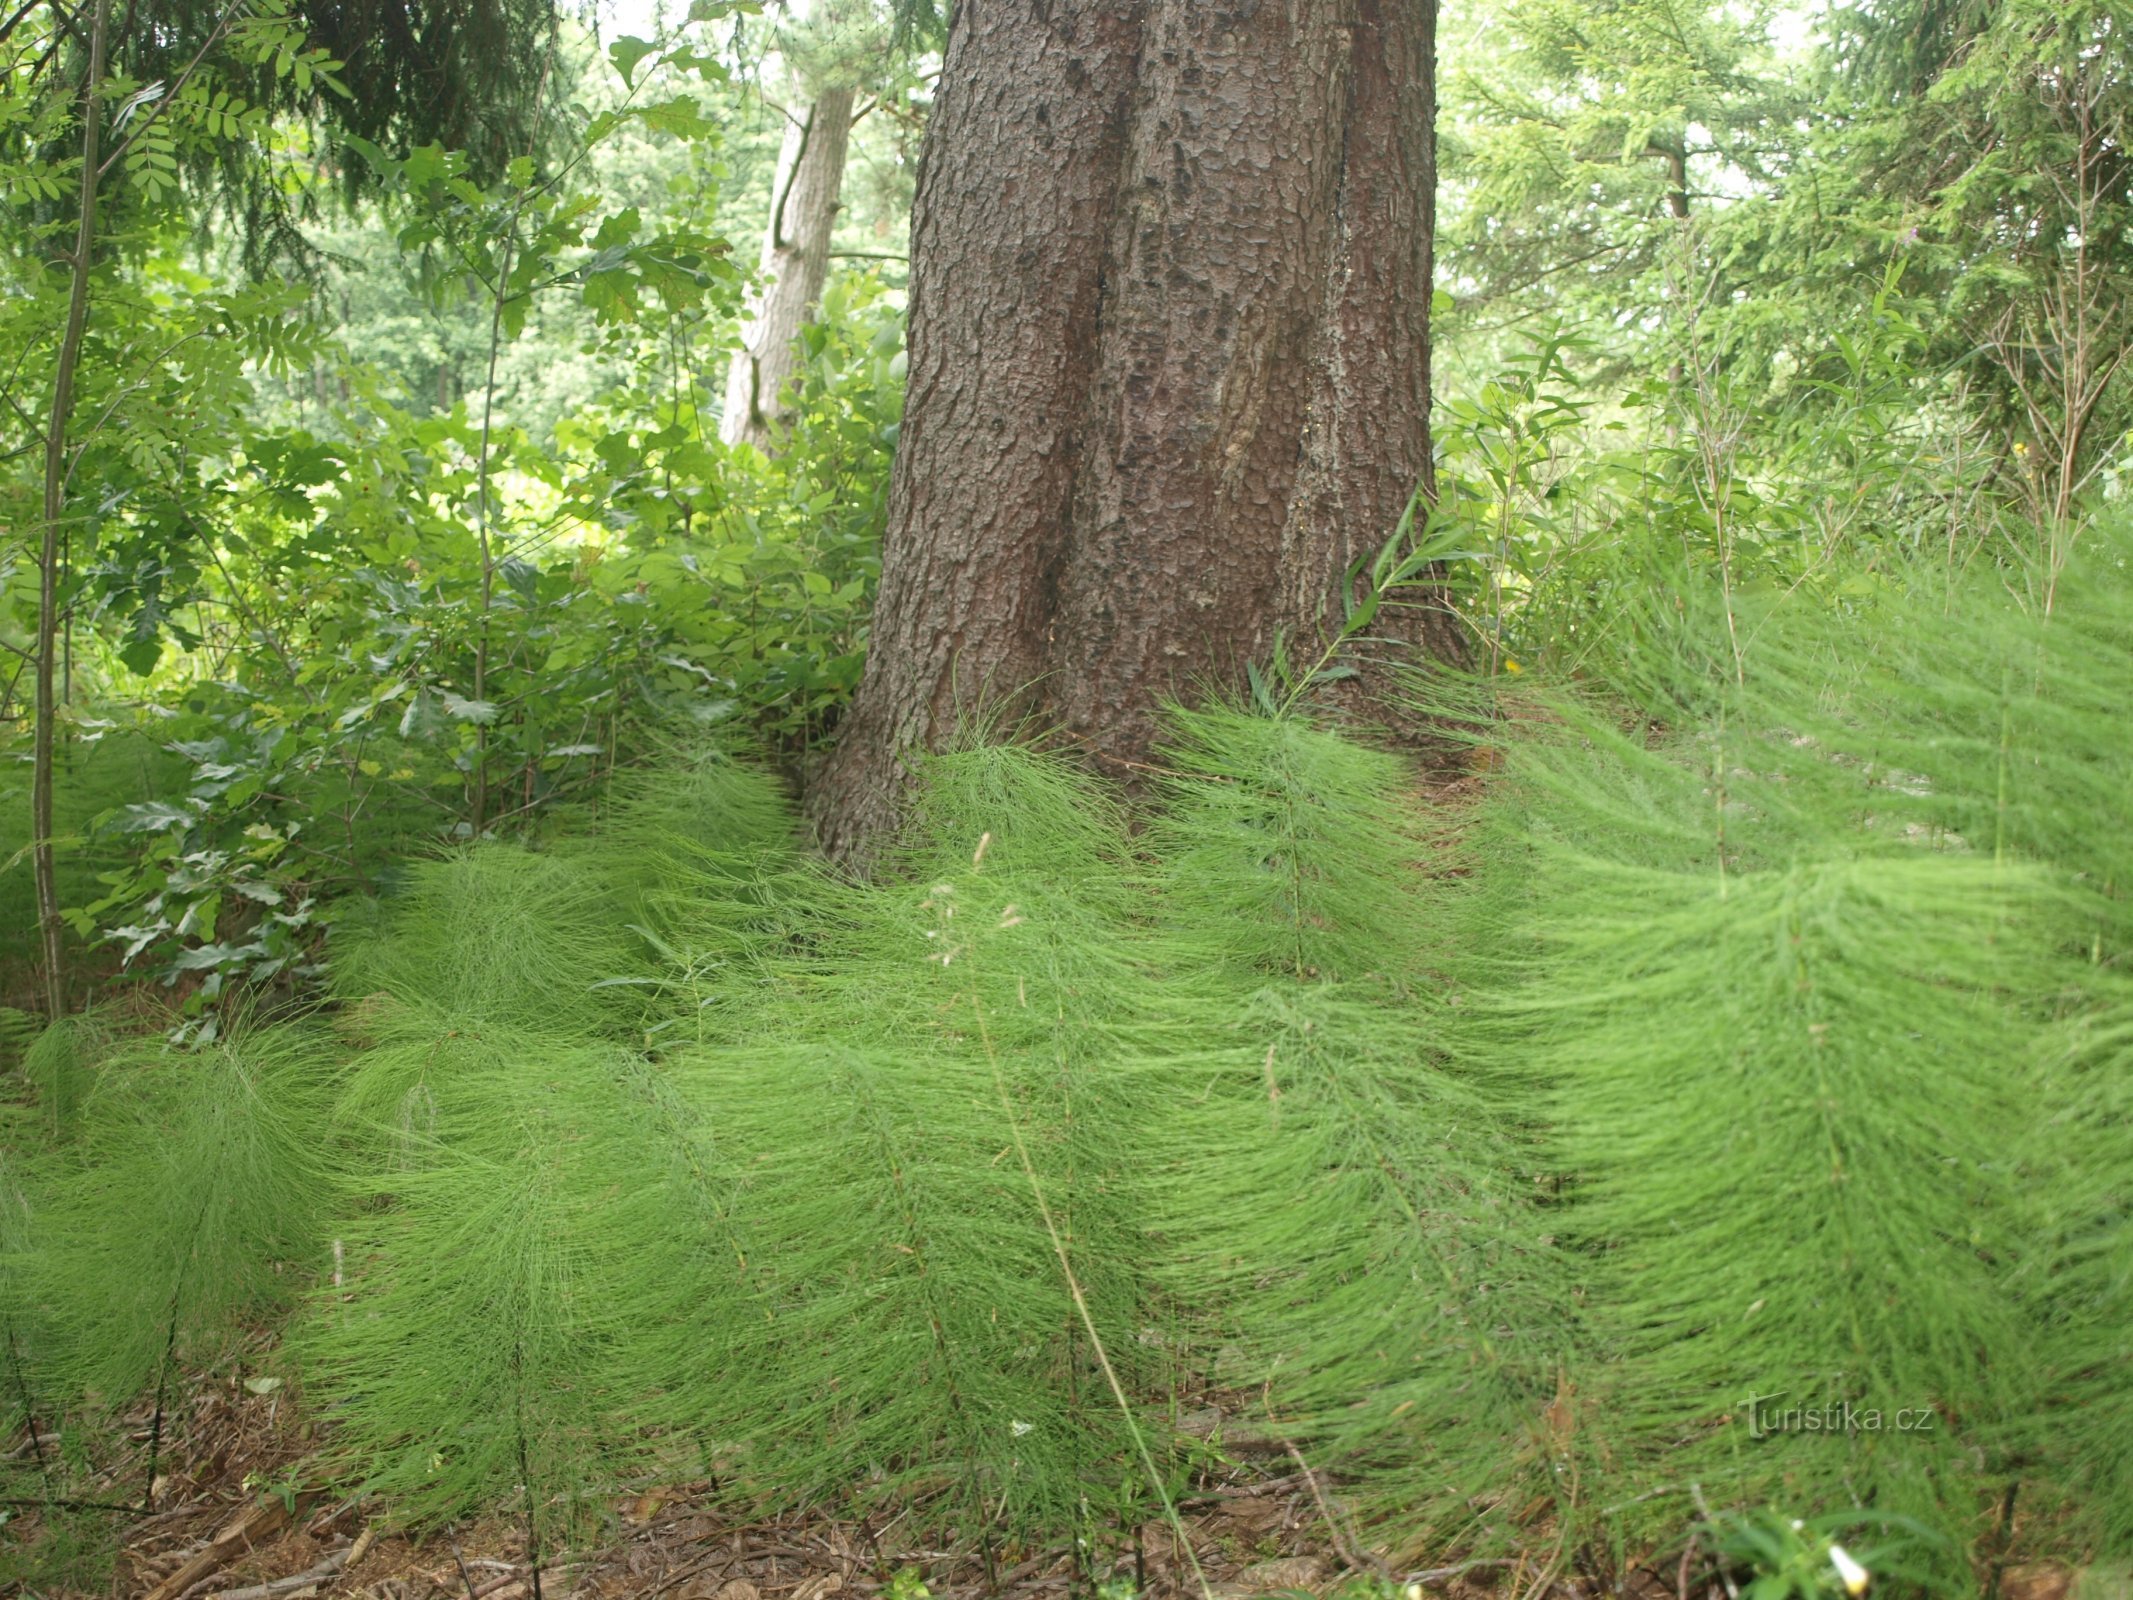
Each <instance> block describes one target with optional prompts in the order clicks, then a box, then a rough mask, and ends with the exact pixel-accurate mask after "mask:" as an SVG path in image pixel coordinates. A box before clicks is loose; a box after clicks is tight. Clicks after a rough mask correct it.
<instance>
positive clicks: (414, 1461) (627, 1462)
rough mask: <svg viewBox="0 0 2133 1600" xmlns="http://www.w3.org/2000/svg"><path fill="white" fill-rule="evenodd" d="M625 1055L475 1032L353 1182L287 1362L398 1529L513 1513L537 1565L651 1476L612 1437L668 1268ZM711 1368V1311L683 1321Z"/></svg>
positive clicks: (660, 1212) (636, 1442)
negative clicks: (327, 1273)
mask: <svg viewBox="0 0 2133 1600" xmlns="http://www.w3.org/2000/svg"><path fill="white" fill-rule="evenodd" d="M642 1070H643V1068H642V1064H641V1063H640V1062H639V1061H637V1059H636V1058H635V1057H633V1056H632V1055H630V1054H629V1053H627V1052H626V1051H623V1050H620V1049H618V1048H616V1047H613V1046H607V1045H602V1044H599V1043H596V1042H575V1041H569V1040H563V1039H558V1038H556V1037H553V1036H540V1035H526V1034H511V1033H507V1032H503V1031H501V1030H497V1031H491V1032H490V1033H488V1034H486V1035H485V1036H484V1037H483V1038H482V1040H481V1041H480V1042H479V1044H478V1045H472V1046H469V1047H466V1048H464V1049H461V1050H459V1051H457V1052H455V1055H454V1058H453V1060H452V1063H451V1069H450V1070H449V1071H448V1072H443V1073H440V1074H439V1075H438V1077H437V1080H436V1081H435V1082H434V1083H433V1084H431V1085H428V1086H426V1087H427V1101H426V1114H425V1116H424V1118H423V1120H422V1122H421V1124H420V1125H419V1126H418V1127H413V1128H410V1127H408V1126H407V1125H405V1124H404V1123H402V1124H396V1125H394V1126H392V1127H390V1128H387V1129H383V1130H379V1135H380V1137H379V1139H378V1145H379V1147H380V1148H385V1147H390V1148H392V1149H393V1150H394V1152H395V1159H394V1160H393V1161H392V1162H391V1163H389V1164H387V1163H382V1162H380V1163H375V1164H370V1165H366V1166H365V1167H362V1168H359V1169H357V1171H356V1172H355V1173H352V1174H351V1177H350V1180H349V1187H350V1191H351V1192H350V1193H349V1194H348V1196H347V1200H348V1201H351V1202H353V1205H352V1207H351V1209H350V1210H349V1211H348V1213H347V1215H346V1216H345V1218H344V1220H343V1221H342V1222H341V1224H340V1225H339V1229H338V1232H339V1235H340V1239H339V1241H338V1245H339V1257H340V1259H341V1260H342V1261H343V1262H344V1266H343V1267H342V1268H341V1269H338V1270H337V1271H336V1273H335V1277H334V1281H333V1282H332V1283H331V1284H329V1285H327V1286H324V1287H323V1288H322V1290H321V1292H320V1293H319V1295H318V1296H317V1298H316V1301H315V1303H314V1305H313V1307H312V1309H311V1313H310V1315H309V1317H308V1318H307V1319H306V1321H305V1323H304V1324H303V1325H302V1326H301V1327H300V1328H299V1330H298V1331H297V1333H296V1335H295V1337H294V1339H293V1341H292V1350H293V1353H294V1355H295V1356H296V1358H297V1360H298V1362H299V1364H300V1366H301V1368H302V1370H303V1372H304V1374H305V1377H306V1382H307V1385H308V1387H309V1389H310V1390H311V1392H312V1393H313V1394H314V1395H315V1396H316V1397H317V1398H318V1399H320V1400H321V1401H323V1402H324V1404H325V1406H326V1408H327V1414H328V1415H330V1416H331V1417H333V1418H334V1419H335V1421H336V1422H337V1424H338V1428H337V1434H336V1441H335V1449H336V1451H337V1452H338V1453H339V1455H340V1458H341V1459H342V1460H344V1461H345V1462H347V1463H348V1464H349V1465H350V1466H351V1468H352V1470H353V1472H354V1475H355V1476H357V1477H359V1478H360V1479H361V1480H362V1481H363V1482H365V1483H367V1484H368V1485H370V1486H371V1487H372V1488H374V1489H376V1490H378V1491H380V1492H381V1493H384V1494H386V1495H387V1496H389V1497H390V1498H391V1499H392V1500H393V1502H394V1503H395V1504H396V1505H397V1506H398V1507H399V1509H400V1511H401V1513H402V1514H403V1515H406V1516H408V1517H410V1518H413V1519H415V1520H417V1521H430V1520H438V1519H443V1518H446V1517H450V1516H454V1515H459V1514H463V1513H466V1512H468V1511H471V1510H474V1509H476V1508H481V1507H496V1508H501V1509H508V1510H510V1511H512V1512H514V1513H517V1514H520V1515H521V1516H522V1517H523V1519H524V1522H525V1525H526V1526H527V1528H528V1530H529V1532H530V1534H531V1537H532V1548H533V1553H534V1556H535V1558H536V1560H538V1559H539V1558H540V1556H541V1554H542V1552H543V1551H544V1550H546V1551H553V1550H555V1549H556V1548H558V1547H559V1546H560V1545H565V1544H568V1543H570V1542H571V1541H572V1540H573V1539H574V1538H575V1537H577V1536H580V1535H583V1534H585V1533H586V1532H587V1531H588V1530H589V1528H591V1527H592V1526H594V1523H593V1522H592V1521H591V1519H590V1517H589V1513H588V1508H589V1506H590V1503H591V1501H592V1499H593V1498H594V1497H595V1496H597V1495H599V1494H602V1493H608V1492H612V1491H613V1490H614V1489H615V1488H616V1487H617V1486H618V1485H622V1484H626V1483H629V1482H631V1481H633V1478H634V1477H635V1476H636V1475H637V1474H638V1473H641V1472H642V1471H644V1470H645V1469H646V1467H647V1465H648V1464H649V1463H650V1462H652V1461H654V1460H656V1459H658V1457H657V1454H656V1451H655V1448H654V1447H655V1443H656V1441H654V1440H653V1439H651V1438H648V1437H646V1436H643V1435H640V1434H639V1433H637V1432H636V1431H635V1430H633V1429H632V1428H630V1427H629V1426H628V1424H627V1422H626V1421H625V1413H626V1412H627V1411H628V1410H629V1409H630V1406H631V1404H632V1402H633V1401H634V1400H635V1399H636V1398H637V1397H636V1396H635V1395H634V1394H632V1393H631V1392H630V1391H629V1389H628V1388H627V1387H626V1386H627V1385H628V1383H629V1382H630V1381H631V1379H632V1378H633V1376H635V1374H636V1373H637V1371H638V1370H639V1369H640V1368H641V1366H642V1362H641V1361H640V1360H638V1359H636V1358H635V1357H634V1355H633V1352H634V1350H635V1348H636V1346H637V1344H638V1343H639V1342H640V1341H641V1339H642V1338H643V1336H644V1331H645V1329H646V1327H647V1325H648V1324H649V1323H650V1322H652V1321H653V1320H655V1319H657V1318H659V1317H662V1316H666V1315H670V1314H671V1313H672V1311H673V1306H672V1304H671V1303H670V1302H671V1296H672V1290H673V1287H674V1284H675V1279H674V1274H675V1273H676V1272H677V1270H686V1269H687V1267H688V1265H689V1264H688V1262H687V1261H686V1260H685V1259H683V1257H684V1255H685V1252H684V1251H683V1250H682V1249H681V1248H680V1246H679V1243H678V1240H677V1223H678V1218H677V1217H676V1215H675V1211H674V1205H673V1199H674V1196H673V1193H672V1190H671V1188H670V1187H668V1186H666V1185H663V1184H662V1183H660V1182H659V1181H658V1177H659V1175H658V1173H657V1172H656V1170H655V1171H651V1172H647V1171H646V1155H647V1150H648V1148H651V1147H652V1146H653V1135H654V1130H652V1129H651V1128H650V1127H649V1125H648V1119H647V1118H646V1116H645V1108H644V1103H643V1098H642V1096H641V1094H640V1093H639V1092H638V1091H637V1089H636V1087H635V1080H636V1078H637V1077H638V1076H639V1074H640V1073H641V1072H642ZM696 1309H697V1312H698V1314H699V1316H700V1318H701V1321H700V1323H699V1326H698V1333H699V1339H700V1342H699V1346H698V1354H699V1356H700V1358H701V1359H703V1360H704V1361H706V1362H710V1361H715V1360H716V1359H717V1355H718V1348H717V1346H718V1341H717V1337H716V1332H715V1329H716V1315H715V1313H716V1309H717V1308H716V1306H715V1304H713V1303H705V1304H703V1305H701V1306H699V1307H697V1308H696Z"/></svg>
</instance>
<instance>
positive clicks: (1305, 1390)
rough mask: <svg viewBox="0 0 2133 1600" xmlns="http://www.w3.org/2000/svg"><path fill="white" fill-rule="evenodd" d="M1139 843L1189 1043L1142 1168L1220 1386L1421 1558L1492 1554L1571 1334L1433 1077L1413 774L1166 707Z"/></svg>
mask: <svg viewBox="0 0 2133 1600" xmlns="http://www.w3.org/2000/svg"><path fill="white" fill-rule="evenodd" d="M1173 727H1174V729H1175V743H1174V746H1173V748H1171V749H1170V750H1169V751H1167V752H1166V760H1167V762H1168V763H1169V766H1170V770H1171V773H1172V776H1171V778H1170V779H1169V781H1168V784H1167V788H1166V794H1165V799H1166V801H1167V805H1166V808H1165V811H1164V814H1163V815H1162V817H1161V818H1160V819H1159V820H1158V821H1157V822H1156V823H1155V825H1154V828H1153V830H1152V834H1151V837H1152V840H1153V843H1154V847H1155V855H1156V859H1157V861H1158V863H1159V878H1158V883H1157V887H1158V891H1159V894H1160V898H1161V908H1162V916H1163V918H1164V927H1163V934H1164V944H1165V947H1166V948H1165V951H1164V954H1165V957H1166V959H1167V961H1168V962H1169V963H1170V966H1171V968H1172V971H1173V973H1174V978H1173V982H1172V984H1171V986H1170V987H1171V992H1172V995H1173V1000H1172V1003H1173V1004H1174V1005H1175V1006H1177V1007H1178V1008H1179V1010H1180V1011H1181V1012H1182V1014H1184V1015H1186V1016H1189V1017H1191V1018H1192V1027H1191V1029H1190V1030H1189V1031H1190V1032H1191V1033H1192V1034H1193V1035H1194V1036H1195V1039H1196V1043H1195V1044H1194V1045H1193V1046H1192V1047H1191V1048H1190V1049H1188V1050H1185V1051H1182V1052H1181V1053H1180V1054H1179V1055H1178V1056H1177V1057H1176V1059H1174V1060H1173V1061H1171V1062H1170V1063H1168V1067H1169V1072H1170V1074H1171V1076H1170V1077H1169V1083H1170V1087H1171V1090H1172V1093H1171V1094H1170V1096H1169V1097H1168V1105H1167V1107H1165V1108H1164V1110H1163V1112H1162V1120H1161V1121H1159V1122H1158V1123H1157V1124H1156V1128H1157V1129H1158V1130H1159V1131H1158V1134H1157V1137H1156V1138H1155V1139H1154V1140H1153V1141H1152V1142H1151V1143H1152V1148H1151V1150H1150V1159H1151V1161H1152V1162H1153V1163H1154V1164H1155V1166H1156V1169H1157V1170H1158V1171H1159V1172H1160V1173H1161V1174H1162V1180H1163V1181H1162V1184H1161V1187H1160V1197H1159V1200H1158V1202H1157V1214H1158V1215H1159V1216H1160V1218H1161V1219H1162V1224H1163V1227H1164V1230H1165V1232H1166V1233H1167V1234H1168V1235H1170V1236H1171V1237H1172V1238H1173V1239H1174V1240H1175V1241H1176V1244H1177V1246H1178V1248H1179V1249H1180V1251H1181V1255H1180V1260H1179V1270H1178V1272H1177V1275H1176V1280H1175V1281H1176V1282H1177V1283H1178V1285H1179V1291H1180V1293H1181V1294H1183V1295H1185V1296H1187V1297H1189V1298H1190V1299H1192V1300H1194V1301H1195V1302H1197V1303H1199V1304H1201V1305H1202V1306H1205V1307H1207V1308H1208V1309H1209V1310H1210V1311H1212V1312H1213V1313H1214V1314H1215V1315H1216V1317H1217V1318H1218V1327H1219V1328H1221V1329H1222V1330H1223V1331H1225V1332H1226V1333H1228V1334H1231V1335H1234V1336H1235V1337H1236V1338H1238V1339H1239V1340H1240V1341H1241V1342H1242V1346H1243V1352H1244V1354H1245V1356H1246V1360H1247V1362H1248V1365H1247V1366H1246V1367H1245V1368H1244V1369H1243V1370H1238V1371H1233V1372H1232V1373H1231V1374H1230V1377H1231V1381H1233V1382H1238V1383H1239V1384H1240V1386H1242V1387H1246V1388H1248V1389H1249V1390H1251V1391H1253V1392H1254V1393H1256V1394H1258V1395H1260V1396H1263V1397H1264V1399H1263V1401H1262V1402H1261V1406H1260V1408H1259V1409H1261V1410H1262V1411H1263V1414H1262V1415H1261V1416H1258V1417H1256V1418H1248V1419H1246V1420H1247V1421H1248V1422H1252V1423H1256V1424H1257V1425H1259V1426H1260V1427H1264V1426H1267V1425H1273V1426H1275V1427H1276V1428H1278V1429H1280V1430H1281V1431H1282V1432H1283V1433H1284V1434H1285V1435H1286V1436H1287V1437H1288V1438H1289V1439H1291V1440H1292V1441H1293V1442H1297V1443H1300V1444H1301V1445H1302V1446H1303V1447H1304V1448H1305V1449H1306V1450H1307V1451H1309V1453H1310V1454H1311V1455H1312V1456H1313V1457H1315V1458H1317V1459H1318V1460H1319V1461H1320V1462H1321V1463H1322V1464H1324V1465H1328V1466H1331V1467H1333V1468H1335V1469H1336V1470H1338V1471H1340V1472H1341V1473H1342V1474H1343V1475H1344V1476H1351V1477H1359V1478H1360V1480H1361V1489H1362V1493H1363V1497H1364V1499H1365V1500H1366V1501H1367V1502H1368V1504H1367V1506H1366V1507H1365V1509H1366V1510H1367V1511H1369V1512H1370V1513H1372V1515H1373V1520H1374V1521H1376V1522H1378V1523H1379V1525H1380V1526H1383V1524H1384V1521H1385V1519H1387V1518H1388V1517H1392V1516H1397V1518H1398V1519H1399V1524H1400V1537H1402V1538H1403V1539H1404V1540H1406V1541H1407V1542H1408V1543H1409V1544H1415V1543H1418V1542H1419V1541H1420V1540H1422V1539H1424V1538H1428V1537H1433V1538H1435V1539H1437V1540H1440V1541H1448V1542H1450V1543H1451V1544H1452V1545H1453V1546H1454V1547H1457V1548H1462V1549H1487V1550H1493V1549H1496V1548H1499V1547H1501V1546H1502V1545H1503V1544H1504V1543H1505V1542H1506V1541H1508V1540H1509V1539H1510V1538H1511V1537H1513V1536H1514V1535H1515V1533H1516V1532H1517V1526H1516V1524H1517V1522H1518V1520H1519V1519H1520V1518H1521V1517H1522V1516H1524V1515H1525V1514H1526V1511H1527V1509H1528V1508H1527V1504H1526V1502H1527V1499H1528V1497H1530V1495H1531V1494H1532V1493H1534V1492H1535V1491H1536V1490H1538V1492H1540V1493H1541V1494H1542V1495H1543V1497H1546V1496H1547V1495H1548V1494H1550V1493H1551V1492H1552V1490H1551V1487H1550V1484H1549V1473H1548V1464H1549V1463H1548V1443H1549V1441H1548V1439H1547V1435H1546V1428H1545V1420H1544V1419H1545V1408H1546V1406H1547V1404H1548V1401H1549V1399H1550V1397H1551V1396H1552V1394H1553V1392H1554V1385H1555V1372H1556V1366H1557V1363H1558V1361H1559V1360H1560V1359H1561V1357H1562V1356H1563V1354H1564V1352H1565V1346H1566V1343H1567V1341H1568V1339H1569V1337H1570V1333H1569V1329H1568V1326H1567V1322H1566V1318H1565V1316H1564V1307H1565V1304H1566V1299H1565V1294H1566V1289H1567V1280H1566V1278H1565V1277H1564V1275H1563V1273H1562V1272H1561V1269H1560V1266H1559V1264H1558V1263H1557V1262H1556V1261H1555V1260H1554V1259H1553V1257H1552V1253H1551V1251H1550V1250H1549V1248H1548V1247H1547V1245H1546V1244H1545V1243H1544V1235H1545V1232H1546V1229H1545V1227H1544V1226H1543V1225H1542V1222H1541V1219H1540V1218H1539V1216H1538V1215H1537V1212H1536V1207H1535V1204H1534V1198H1535V1197H1534V1192H1533V1184H1532V1178H1531V1176H1530V1171H1529V1169H1530V1165H1531V1162H1532V1155H1531V1152H1530V1151H1529V1150H1528V1149H1526V1148H1525V1147H1524V1143H1523V1134H1522V1132H1521V1130H1520V1129H1519V1127H1518V1125H1517V1123H1516V1120H1515V1118H1514V1117H1513V1116H1512V1115H1510V1114H1509V1111H1508V1108H1507V1107H1506V1106H1505V1105H1504V1104H1503V1103H1502V1101H1501V1098H1500V1097H1499V1096H1498V1095H1497V1094H1495V1093H1494V1092H1492V1089H1491V1087H1490V1086H1488V1085H1486V1084H1483V1083H1480V1082H1476V1081H1473V1080H1471V1079H1468V1078H1463V1077H1461V1076H1460V1075H1458V1074H1456V1073H1455V1072H1452V1071H1449V1070H1447V1068H1446V1064H1445V1062H1444V1059H1443V1054H1442V1050H1441V1048H1440V1046H1439V1043H1438V1034H1439V1032H1440V1018H1439V1015H1438V1013H1439V1010H1440V1008H1441V1001H1440V1000H1439V999H1438V998H1437V997H1436V996H1435V994H1434V992H1433V991H1434V985H1433V984H1432V982H1431V981H1430V977H1429V974H1428V971H1427V962H1428V958H1429V953H1430V947H1431V943H1432V937H1433V935H1432V930H1431V928H1430V910H1431V905H1430V900H1429V898H1428V895H1427V885H1426V883H1425V882H1424V881H1423V879H1422V877H1421V874H1420V872H1419V871H1418V863H1419V862H1420V861H1421V860H1422V859H1423V858H1424V857H1425V856H1426V855H1427V854H1428V852H1429V847H1428V844H1427V842H1426V840H1425V837H1424V831H1423V830H1424V827H1425V826H1426V823H1427V818H1426V817H1425V815H1424V813H1423V811H1422V809H1421V808H1420V806H1419V805H1418V802H1417V798H1416V796H1415V795H1414V793H1413V792H1412V790H1413V785H1412V779H1411V777H1410V774H1409V772H1408V769H1407V767H1406V764H1405V763H1404V762H1402V761H1401V760H1399V759H1398V758H1396V757H1394V756H1392V755H1389V754H1385V753H1382V752H1379V751H1373V750H1371V749H1368V748H1366V747H1365V746H1363V745H1361V744H1358V743H1356V742H1354V741H1351V740H1349V739H1344V738H1341V737H1338V736H1336V735H1334V734H1332V733H1329V732H1325V731H1322V730H1320V729H1318V728H1315V727H1312V726H1311V725H1310V724H1309V723H1307V722H1306V721H1304V720H1303V719H1301V718H1298V717H1281V718H1266V717H1259V716H1253V715H1250V714H1247V713H1243V712H1237V711H1229V710H1212V711H1207V712H1201V713H1183V712H1180V713H1177V714H1176V715H1175V716H1174V718H1173Z"/></svg>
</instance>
